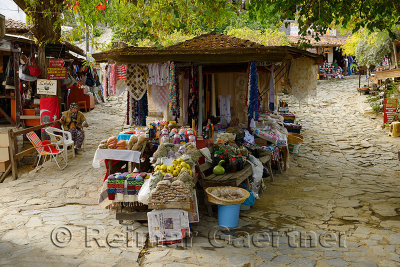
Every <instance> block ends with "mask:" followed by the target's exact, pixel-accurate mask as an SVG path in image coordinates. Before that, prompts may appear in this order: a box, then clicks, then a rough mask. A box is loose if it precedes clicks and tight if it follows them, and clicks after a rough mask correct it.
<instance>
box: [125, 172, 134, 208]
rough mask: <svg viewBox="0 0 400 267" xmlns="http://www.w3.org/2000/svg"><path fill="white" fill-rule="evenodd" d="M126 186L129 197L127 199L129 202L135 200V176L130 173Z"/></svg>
mask: <svg viewBox="0 0 400 267" xmlns="http://www.w3.org/2000/svg"><path fill="white" fill-rule="evenodd" d="M126 186H127V188H126V189H127V194H128V197H127V198H126V199H125V200H126V201H128V202H134V201H135V199H134V195H136V189H135V178H134V177H132V176H129V175H128V178H127V179H126Z"/></svg>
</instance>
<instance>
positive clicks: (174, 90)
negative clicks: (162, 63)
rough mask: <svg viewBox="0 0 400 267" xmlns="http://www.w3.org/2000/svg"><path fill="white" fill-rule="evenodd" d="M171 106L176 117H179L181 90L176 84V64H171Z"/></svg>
mask: <svg viewBox="0 0 400 267" xmlns="http://www.w3.org/2000/svg"><path fill="white" fill-rule="evenodd" d="M169 108H170V111H171V113H172V115H173V116H174V117H175V118H178V117H179V92H178V86H177V84H176V73H175V64H174V62H171V64H170V65H169Z"/></svg>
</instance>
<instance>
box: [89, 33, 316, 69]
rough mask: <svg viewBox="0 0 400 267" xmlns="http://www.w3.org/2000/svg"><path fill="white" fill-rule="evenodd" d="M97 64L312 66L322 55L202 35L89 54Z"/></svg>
mask: <svg viewBox="0 0 400 267" xmlns="http://www.w3.org/2000/svg"><path fill="white" fill-rule="evenodd" d="M93 57H94V59H95V60H96V61H97V62H107V61H115V62H120V63H131V64H132V63H142V64H147V63H159V62H166V61H175V62H195V63H202V64H205V63H241V62H249V61H263V62H270V63H277V62H283V61H285V60H287V59H292V58H299V57H309V58H312V59H314V61H315V63H316V64H320V63H322V61H323V58H322V56H320V55H317V54H314V53H310V52H308V51H305V50H300V49H297V48H294V47H289V46H264V45H262V44H258V43H255V42H252V41H249V40H243V39H239V38H236V37H232V36H228V35H223V34H218V33H215V32H212V33H208V34H203V35H200V36H198V37H195V38H193V39H191V40H187V41H185V42H182V43H180V44H176V45H173V46H169V47H166V48H163V49H157V48H151V47H125V48H120V49H114V50H110V51H106V52H102V53H96V54H93Z"/></svg>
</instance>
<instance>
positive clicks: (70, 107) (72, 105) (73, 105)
mask: <svg viewBox="0 0 400 267" xmlns="http://www.w3.org/2000/svg"><path fill="white" fill-rule="evenodd" d="M74 108H77V109H79V106H78V104H77V103H71V104H70V105H69V110H73V109H74Z"/></svg>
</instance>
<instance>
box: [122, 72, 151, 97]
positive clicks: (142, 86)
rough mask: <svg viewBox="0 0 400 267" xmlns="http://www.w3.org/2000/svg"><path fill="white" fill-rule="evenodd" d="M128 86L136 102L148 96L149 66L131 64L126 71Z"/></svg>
mask: <svg viewBox="0 0 400 267" xmlns="http://www.w3.org/2000/svg"><path fill="white" fill-rule="evenodd" d="M126 76H127V77H126V85H127V88H128V90H129V92H130V93H131V96H132V97H133V98H134V99H135V100H140V99H142V97H143V96H144V95H145V94H146V91H147V83H148V79H149V71H148V69H147V66H145V65H139V64H129V65H128V69H127V71H126Z"/></svg>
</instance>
